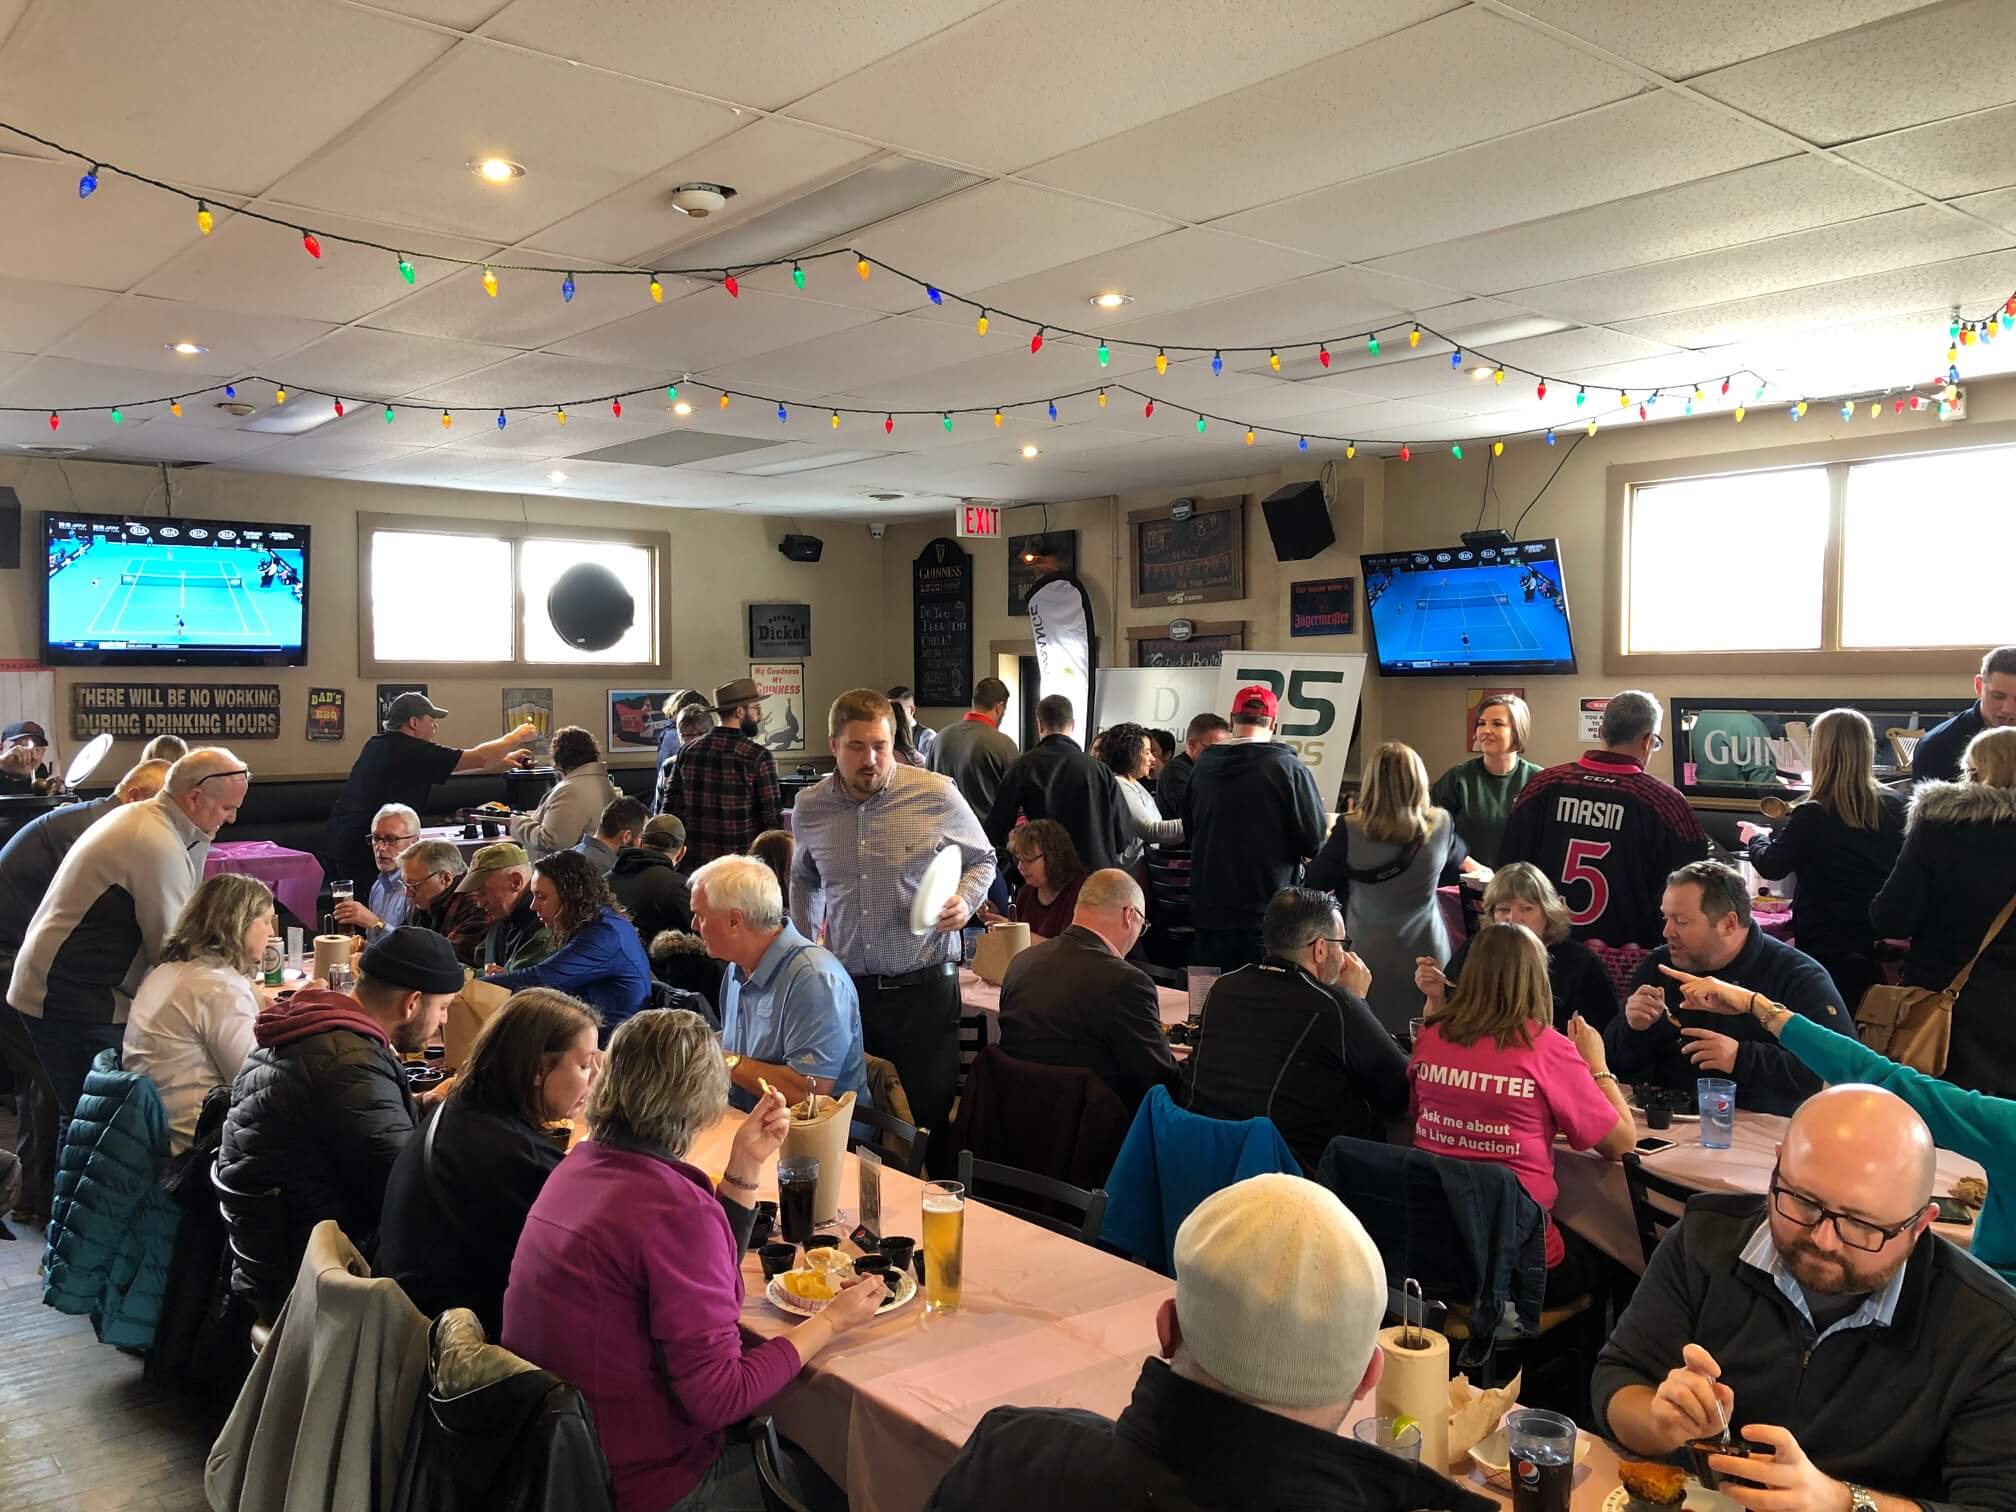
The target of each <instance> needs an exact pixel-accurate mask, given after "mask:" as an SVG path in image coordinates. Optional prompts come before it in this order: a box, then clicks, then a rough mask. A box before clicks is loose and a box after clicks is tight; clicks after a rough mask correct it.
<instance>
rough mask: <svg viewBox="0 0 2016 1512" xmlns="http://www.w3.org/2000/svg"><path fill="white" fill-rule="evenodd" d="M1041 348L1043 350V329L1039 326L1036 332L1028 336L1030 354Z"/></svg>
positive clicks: (1032, 354)
mask: <svg viewBox="0 0 2016 1512" xmlns="http://www.w3.org/2000/svg"><path fill="white" fill-rule="evenodd" d="M1042 350H1043V331H1042V329H1041V328H1040V327H1039V328H1038V329H1037V331H1036V334H1035V335H1034V336H1031V337H1030V338H1029V352H1030V355H1031V356H1034V355H1035V354H1036V353H1038V352H1040V351H1042Z"/></svg>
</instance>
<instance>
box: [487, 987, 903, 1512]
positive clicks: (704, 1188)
mask: <svg viewBox="0 0 2016 1512" xmlns="http://www.w3.org/2000/svg"><path fill="white" fill-rule="evenodd" d="M727 1111H728V1067H727V1065H726V1063H725V1062H724V1061H723V1060H722V1058H721V1045H720V1041H719V1040H718V1039H717V1038H716V1037H715V1035H714V1032H713V1031H712V1030H711V1029H709V1028H708V1027H707V1022H706V1020H705V1019H703V1018H701V1017H700V1015H698V1014H697V1013H688V1012H686V1011H685V1010H684V1009H678V1008H672V1009H664V1008H659V1009H652V1010H650V1011H648V1012H645V1013H640V1014H638V1015H636V1017H634V1018H632V1019H629V1020H627V1021H626V1022H625V1023H624V1024H623V1025H622V1027H620V1028H619V1029H618V1030H617V1031H616V1033H615V1035H614V1037H612V1038H611V1039H610V1041H609V1054H608V1057H607V1059H606V1061H605V1063H604V1065H603V1067H602V1075H601V1078H600V1079H599V1080H598V1081H597V1082H596V1083H595V1088H594V1090H593V1091H592V1092H591V1093H590V1094H589V1096H588V1128H589V1138H588V1139H587V1141H586V1142H584V1143H583V1144H581V1145H579V1146H577V1147H576V1148H575V1149H574V1151H573V1153H571V1154H570V1155H569V1156H568V1157H567V1158H566V1159H565V1160H563V1161H561V1162H560V1167H559V1169H558V1170H556V1171H554V1173H553V1174H552V1175H551V1176H550V1177H549V1178H548V1179H547V1181H546V1184H545V1186H544V1187H543V1188H541V1190H540V1192H539V1197H538V1200H537V1201H535V1202H534V1203H533V1204H532V1211H531V1213H530V1214H529V1215H528V1216H527V1217H526V1220H525V1228H524V1232H523V1233H522V1234H521V1235H520V1236H519V1240H518V1248H517V1252H516V1254H515V1255H514V1256H513V1257H512V1261H511V1284H510V1286H509V1288H508V1289H507V1290H506V1291H505V1293H504V1338H503V1344H504V1347H505V1348H506V1349H509V1350H510V1351H511V1352H512V1353H514V1354H517V1355H520V1356H522V1357H523V1358H525V1359H527V1360H530V1361H531V1362H532V1363H533V1364H534V1365H538V1366H542V1367H544V1368H545V1369H547V1370H550V1371H552V1372H553V1373H554V1374H555V1375H557V1376H559V1377H560V1379H561V1380H563V1381H571V1382H572V1383H574V1384H575V1385H576V1386H578V1387H579V1388H580V1390H581V1394H582V1395H583V1396H585V1397H586V1398H587V1399H588V1404H589V1406H590V1407H591V1408H592V1409H593V1411H594V1414H595V1431H596V1435H597V1437H599V1438H600V1439H601V1441H602V1452H603V1454H604V1456H605V1457H606V1458H607V1459H608V1462H609V1473H610V1475H611V1477H612V1478H613V1480H614V1481H615V1485H616V1505H617V1506H618V1507H620V1508H635V1509H637V1512H657V1509H659V1508H685V1507H696V1508H697V1507H705V1506H709V1505H711V1504H712V1503H711V1501H710V1499H709V1495H710V1492H711V1490H712V1488H713V1487H714V1486H715V1484H716V1483H717V1481H718V1480H719V1477H720V1474H721V1449H722V1443H723V1435H724V1434H725V1432H726V1430H727V1429H728V1428H729V1427H731V1426H733V1425H734V1424H736V1423H739V1422H741V1421H742V1420H743V1419H744V1418H746V1417H748V1416H749V1415H750V1414H751V1413H754V1412H758V1411H761V1410H762V1408H763V1406H764V1404H765V1403H767V1402H769V1401H770V1400H771V1399H772V1398H773V1397H775V1396H776V1395H777V1393H779V1392H780V1391H782V1390H783V1389H784V1388H785V1387H786V1386H788V1385H790V1384H791V1382H792V1380H793V1379H795V1378H796V1376H797V1375H798V1372H799V1370H800V1369H801V1368H802V1367H803V1365H804V1363H805V1362H806V1361H807V1360H810V1359H811V1358H812V1357H813V1356H814V1355H815V1354H817V1353H819V1352H820V1351H821V1350H823V1349H825V1348H826V1347H827V1346H828V1345H830V1344H831V1343H832V1342H833V1341H834V1340H835V1339H836V1338H838V1337H839V1336H840V1335H842V1334H844V1333H846V1332H848V1331H849V1330H850V1329H854V1328H858V1327H859V1326H860V1325H861V1324H863V1323H866V1322H868V1321H869V1320H870V1319H872V1318H873V1317H874V1316H875V1310H876V1308H877V1307H878V1306H879V1305H880V1304H881V1301H882V1299H883V1297H884V1295H885V1288H884V1287H883V1284H882V1282H881V1281H880V1280H879V1279H878V1278H876V1277H873V1276H863V1277H861V1278H859V1279H858V1280H856V1281H854V1282H852V1283H850V1284H849V1285H848V1286H846V1287H845V1288H844V1289H843V1290H842V1291H841V1292H840V1293H839V1295H837V1296H836V1297H834V1298H833V1300H832V1301H830V1302H828V1303H827V1304H826V1306H825V1308H824V1309H823V1310H822V1311H821V1312H820V1313H819V1314H818V1315H817V1316H816V1317H813V1318H808V1319H807V1320H806V1321H805V1322H803V1323H800V1324H799V1325H798V1326H797V1327H796V1328H794V1329H792V1330H791V1331H790V1332H789V1333H785V1334H780V1335H779V1336H778V1337H776V1338H774V1339H767V1340H764V1341H762V1342H757V1341H754V1340H751V1339H748V1338H746V1337H744V1335H743V1334H742V1331H741V1329H740V1327H739V1326H738V1324H739V1322H740V1319H741V1316H742V1252H743V1250H744V1249H746V1248H747V1247H748V1243H749V1233H750V1230H751V1228H752V1227H753V1226H754V1223H755V1216H756V1215H755V1212H754V1204H755V1199H756V1193H757V1190H758V1187H759V1184H760V1183H761V1181H762V1178H763V1170H764V1167H766V1166H767V1165H769V1163H770V1161H771V1160H772V1159H773V1158H774V1157H775V1156H776V1154H777V1150H778V1148H779V1146H781V1145H782V1144H783V1142H784V1136H785V1134H786V1133H787V1132H789V1130H790V1128H791V1112H790V1109H789V1108H788V1107H787V1106H786V1105H785V1102H784V1098H783V1096H782V1094H780V1093H778V1092H776V1091H772V1092H770V1093H768V1094H767V1095H766V1096H764V1097H762V1098H761V1099H759V1100H758V1102H757V1104H756V1107H755V1110H754V1111H753V1112H751V1113H750V1114H749V1116H748V1117H746V1118H744V1119H742V1120H741V1122H740V1124H739V1125H738V1126H737V1127H736V1129H735V1132H734V1136H733V1138H732V1141H731V1142H730V1143H729V1144H728V1146H727V1149H726V1151H725V1153H726V1156H727V1160H726V1168H725V1169H724V1170H723V1171H722V1173H721V1178H720V1183H719V1185H718V1186H717V1185H716V1184H715V1183H714V1182H713V1181H712V1180H710V1179H709V1178H708V1176H707V1174H706V1172H704V1171H702V1170H701V1169H700V1166H699V1164H698V1163H697V1162H696V1157H695V1156H694V1150H693V1146H694V1144H695V1142H696V1141H697V1140H699V1139H700V1138H701V1137H702V1136H703V1135H705V1134H706V1133H707V1132H708V1131H709V1130H710V1129H712V1128H713V1127H714V1126H715V1125H716V1124H717V1123H719V1122H720V1120H721V1118H722V1116H723V1115H724V1114H725V1113H726V1112H727ZM722 1154H723V1151H722V1150H721V1148H720V1146H719V1145H718V1144H716V1145H713V1146H711V1147H710V1153H709V1156H708V1159H709V1160H710V1161H718V1160H720V1159H721V1156H722Z"/></svg>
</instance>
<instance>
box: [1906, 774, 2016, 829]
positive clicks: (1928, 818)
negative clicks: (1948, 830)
mask: <svg viewBox="0 0 2016 1512" xmlns="http://www.w3.org/2000/svg"><path fill="white" fill-rule="evenodd" d="M2009 823H2016V789H2011V788H2000V787H1989V786H1988V785H1987V784H1985V783H1980V782H1921V783H1919V784H1918V786H1917V788H1916V790H1914V791H1913V792H1912V794H1911V813H1910V815H1909V817H1908V818H1907V819H1906V820H1905V828H1906V829H1907V830H1911V829H1916V828H1917V827H1918V826H1919V825H1920V824H2009Z"/></svg>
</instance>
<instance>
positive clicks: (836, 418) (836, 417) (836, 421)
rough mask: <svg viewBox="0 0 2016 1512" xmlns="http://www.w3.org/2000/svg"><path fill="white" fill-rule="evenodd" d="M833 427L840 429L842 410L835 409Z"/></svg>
mask: <svg viewBox="0 0 2016 1512" xmlns="http://www.w3.org/2000/svg"><path fill="white" fill-rule="evenodd" d="M833 429H835V430H838V429H840V411H838V410H835V411H833Z"/></svg>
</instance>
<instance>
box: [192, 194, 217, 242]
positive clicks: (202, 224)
mask: <svg viewBox="0 0 2016 1512" xmlns="http://www.w3.org/2000/svg"><path fill="white" fill-rule="evenodd" d="M216 225H217V217H216V216H214V215H212V214H211V213H210V207H209V206H208V205H206V204H204V203H203V202H202V201H201V200H198V201H197V202H196V229H197V230H198V231H201V232H202V233H203V234H204V235H205V236H208V235H209V234H210V233H211V231H212V230H214V229H215V228H216Z"/></svg>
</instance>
